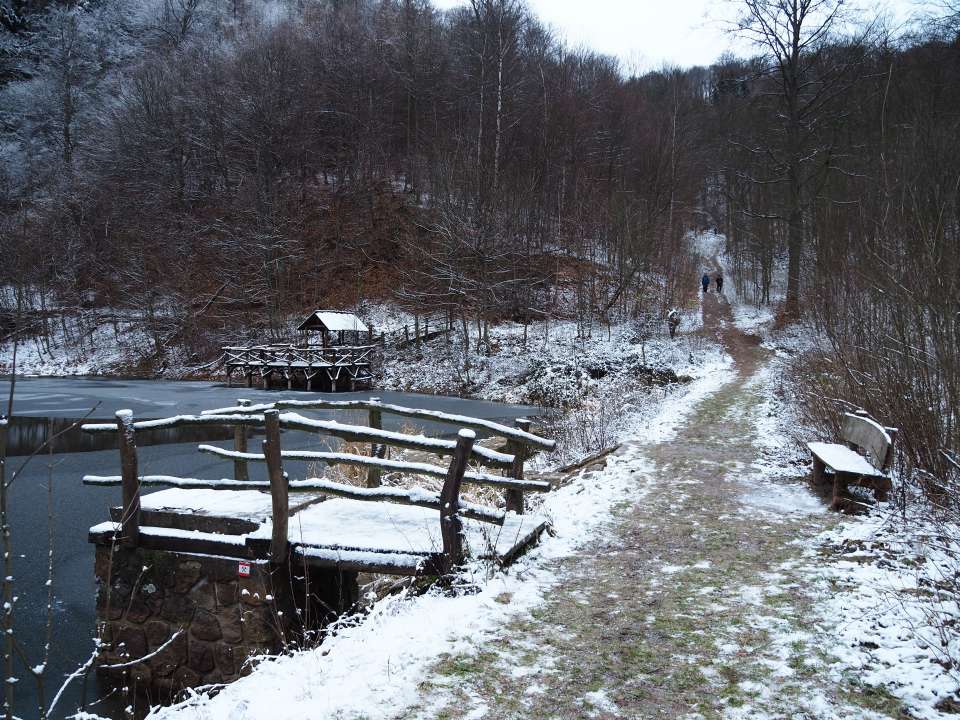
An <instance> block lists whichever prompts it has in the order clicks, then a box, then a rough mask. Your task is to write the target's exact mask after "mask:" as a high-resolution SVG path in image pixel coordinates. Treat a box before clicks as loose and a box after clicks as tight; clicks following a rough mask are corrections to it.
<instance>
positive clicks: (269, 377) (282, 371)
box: [223, 345, 379, 392]
mask: <svg viewBox="0 0 960 720" xmlns="http://www.w3.org/2000/svg"><path fill="white" fill-rule="evenodd" d="M378 349H379V348H378V346H377V345H355V346H333V347H322V346H318V345H309V346H297V345H251V346H227V347H224V348H223V353H224V368H225V370H226V373H227V385H232V382H233V375H234V374H235V373H236V374H239V375H241V376H242V377H243V378H244V379H245V380H246V385H247V387H253V383H254V379H255V378H256V381H257V382H258V383H259V384H262V386H263V389H264V390H266V389H268V388H269V387H270V386H271V385H272V383H273V382H274V379H279V380H281V381H282V382H285V384H286V387H287V389H288V390H290V389H292V388H293V387H294V386H297V387H300V386H302V387H305V388H306V389H307V390H329V391H332V392H335V391H337V390H350V391H353V390H358V389H363V388H366V387H369V386H370V379H371V367H372V363H373V357H374V353H375V352H376V351H377V350H378Z"/></svg>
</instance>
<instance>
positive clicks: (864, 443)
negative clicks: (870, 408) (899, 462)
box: [840, 413, 893, 470]
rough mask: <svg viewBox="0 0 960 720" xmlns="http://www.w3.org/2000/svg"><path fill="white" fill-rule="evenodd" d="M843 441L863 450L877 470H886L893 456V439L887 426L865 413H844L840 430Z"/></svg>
mask: <svg viewBox="0 0 960 720" xmlns="http://www.w3.org/2000/svg"><path fill="white" fill-rule="evenodd" d="M840 434H841V436H842V437H843V439H844V441H845V442H848V443H850V444H852V445H856V446H857V447H859V448H861V449H862V450H864V452H865V453H866V455H867V459H868V460H870V463H871V464H872V465H873V466H874V467H875V468H877V469H878V470H886V469H887V467H888V466H889V465H890V461H891V460H892V458H893V452H892V451H893V439H892V438H891V437H890V433H889V432H887V428H885V427H884V426H883V425H881V424H880V423H878V422H877V421H876V420H874V419H872V418H870V417H867V416H865V415H853V414H851V413H846V414H844V416H843V423H842V426H841V431H840Z"/></svg>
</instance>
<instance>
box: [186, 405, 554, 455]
mask: <svg viewBox="0 0 960 720" xmlns="http://www.w3.org/2000/svg"><path fill="white" fill-rule="evenodd" d="M273 409H277V410H376V411H379V412H382V413H388V414H390V415H399V416H401V417H409V418H418V419H421V420H429V421H431V422H438V423H448V424H451V425H457V426H459V427H469V428H472V429H474V430H482V431H487V432H490V433H492V434H494V435H499V436H501V437H504V438H508V439H510V440H516V441H519V442H521V443H524V444H525V445H531V446H534V447H538V448H541V449H543V450H553V449H554V448H555V447H556V445H557V443H556V441H554V440H550V439H548V438H543V437H540V436H539V435H534V434H533V433H531V432H527V431H525V430H521V429H519V428H513V427H510V426H509V425H503V424H501V423H498V422H494V421H493V420H486V419H484V418H476V417H471V416H468V415H458V414H454V413H446V412H442V411H440V410H424V409H421V408H410V407H404V406H402V405H393V404H391V403H384V402H381V401H379V400H377V399H375V398H370V399H369V400H278V401H276V402H272V403H261V404H258V405H248V406H233V407H227V408H217V409H214V410H204V411H202V412H201V415H220V414H232V413H262V412H263V411H264V410H273Z"/></svg>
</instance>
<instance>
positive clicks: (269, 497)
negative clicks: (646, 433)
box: [83, 398, 554, 697]
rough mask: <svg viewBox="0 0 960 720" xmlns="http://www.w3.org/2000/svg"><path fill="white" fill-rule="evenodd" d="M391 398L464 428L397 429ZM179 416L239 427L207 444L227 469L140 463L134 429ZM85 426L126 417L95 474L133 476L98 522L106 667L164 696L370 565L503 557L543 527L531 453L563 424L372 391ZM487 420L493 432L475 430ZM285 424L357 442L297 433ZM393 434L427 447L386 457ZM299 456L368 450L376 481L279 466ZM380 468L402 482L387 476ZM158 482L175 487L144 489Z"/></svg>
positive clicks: (338, 600)
mask: <svg viewBox="0 0 960 720" xmlns="http://www.w3.org/2000/svg"><path fill="white" fill-rule="evenodd" d="M314 410H351V411H360V412H365V413H366V415H367V420H368V423H367V424H366V425H353V424H347V423H342V422H339V421H336V420H330V419H321V418H317V417H310V416H309V415H308V414H307V413H309V412H310V411H314ZM384 414H392V415H397V416H400V417H405V418H410V419H413V420H419V421H429V422H431V423H442V424H447V425H452V426H454V427H457V428H458V433H457V435H456V439H452V438H445V437H429V436H427V435H424V434H420V433H416V432H395V431H390V430H384V429H382V419H383V415H384ZM184 426H198V427H217V428H230V430H231V431H232V433H233V447H232V448H223V447H217V446H213V445H199V447H198V450H199V451H200V452H203V453H207V454H210V455H212V456H214V457H218V458H221V459H223V460H224V461H225V462H227V463H230V465H232V470H233V472H232V477H228V478H218V479H216V478H215V479H200V478H187V477H175V476H170V475H144V474H141V473H140V472H139V469H138V457H137V442H136V441H137V433H138V432H142V431H147V430H155V429H157V428H174V427H184ZM83 430H84V431H86V432H90V433H112V434H115V435H116V437H117V439H118V445H119V450H120V468H121V472H120V474H119V475H113V476H96V475H87V476H85V477H84V479H83V481H84V483H85V484H88V485H100V486H102V485H108V486H119V487H120V488H121V491H122V498H121V502H120V504H119V505H118V506H116V507H114V508H112V510H111V516H112V517H111V519H110V520H109V521H107V522H104V523H101V524H99V525H97V526H94V527H93V528H91V529H90V537H89V539H90V541H91V542H93V543H95V544H96V545H97V562H96V573H97V581H98V588H99V589H98V599H97V617H98V626H99V636H100V637H101V639H102V640H103V646H102V647H103V651H102V653H101V657H100V660H99V662H100V665H99V668H100V671H101V672H103V673H104V674H107V675H111V674H113V675H117V676H122V682H124V683H129V682H130V681H131V680H133V681H138V680H137V679H138V678H139V682H140V683H141V685H143V686H145V687H147V688H148V691H149V692H151V693H152V694H153V696H154V697H157V696H158V695H159V696H161V697H162V696H163V694H164V693H168V694H170V695H171V696H172V694H173V693H175V692H176V691H178V690H180V689H183V688H186V687H195V686H198V685H201V684H209V683H211V682H225V681H229V680H232V679H235V678H236V677H237V676H238V674H239V673H240V672H241V669H242V667H243V664H242V662H234V660H235V659H236V658H240V659H241V660H242V658H244V657H248V656H252V655H255V654H262V653H264V652H279V651H280V650H282V648H283V647H285V646H286V643H287V642H288V641H289V640H288V637H289V635H290V634H291V633H292V634H293V635H294V636H295V637H298V638H300V639H301V640H302V639H303V638H304V637H305V636H304V634H303V633H304V632H305V631H312V630H311V627H312V628H316V627H322V626H323V623H325V622H327V621H329V620H330V619H332V618H333V617H335V616H336V615H337V614H339V613H342V612H347V611H350V610H351V609H352V608H353V607H354V603H355V602H356V601H357V599H358V581H357V577H358V574H359V573H370V574H380V575H406V576H414V577H422V576H444V575H448V574H450V573H453V572H455V571H456V569H457V568H458V567H459V566H461V565H462V564H463V563H464V562H465V561H466V560H467V559H469V558H473V559H479V560H486V561H488V562H490V563H493V564H495V565H502V564H505V563H508V562H510V561H511V560H512V559H513V558H514V557H516V556H517V555H518V554H519V553H520V552H521V551H522V550H523V549H524V548H526V547H528V546H529V545H531V544H532V543H534V542H536V540H537V539H538V538H539V536H540V534H541V533H542V532H543V530H544V529H545V527H546V524H547V523H546V521H545V520H544V519H543V518H542V517H539V516H537V515H535V514H527V513H525V496H526V494H527V493H532V492H538V493H540V492H547V491H549V490H550V489H551V486H550V484H549V483H548V482H545V481H539V480H531V479H525V478H524V462H525V460H526V459H527V458H528V457H529V456H530V455H531V454H532V453H534V452H536V451H541V450H551V449H552V448H553V447H554V442H553V441H552V440H548V439H545V438H542V437H539V436H537V435H535V434H533V433H531V432H530V422H529V421H527V420H518V421H516V425H515V426H514V427H511V426H507V425H503V424H500V423H496V422H492V421H489V420H484V419H481V418H473V417H467V416H462V415H453V414H449V413H444V412H436V411H430V410H423V409H419V408H409V407H403V406H399V405H392V404H388V403H383V402H380V401H379V400H378V399H376V398H371V399H369V400H353V401H327V400H319V401H280V402H276V403H269V404H263V405H251V404H250V403H249V402H248V401H239V402H238V405H237V406H235V407H229V408H220V409H214V410H209V411H204V412H202V413H201V414H199V415H177V416H174V417H169V418H163V419H159V420H140V421H137V420H135V419H134V417H133V415H132V413H131V412H130V411H127V410H121V411H118V412H117V414H116V422H112V423H93V424H86V425H83ZM253 431H262V432H263V433H264V437H265V439H264V440H263V442H262V445H261V447H260V448H257V449H254V448H251V447H250V440H251V434H252V432H253ZM477 431H479V432H482V433H483V434H485V435H487V436H489V437H490V438H492V439H493V440H494V441H495V442H497V443H498V446H497V447H488V446H485V445H482V444H480V443H478V442H476V432H477ZM284 432H300V433H307V434H308V435H310V436H330V437H333V438H338V439H340V440H342V441H345V442H346V443H349V445H347V446H345V447H344V448H342V449H339V450H333V451H331V450H326V449H316V450H312V449H311V450H303V449H284V448H283V447H282V445H281V436H282V434H283V433H284ZM318 440H319V437H318ZM358 446H359V447H360V448H361V449H360V450H357V449H356V448H357V447H358ZM387 448H401V449H404V450H408V451H409V450H413V451H415V455H416V459H415V460H414V459H404V458H390V457H388V456H387ZM364 449H368V452H367V453H364V452H363V450H364ZM424 457H426V458H427V459H428V461H424V460H423V458H424ZM431 458H437V459H440V458H445V459H446V460H445V461H444V462H443V463H440V462H437V461H435V460H431ZM292 461H307V462H310V463H312V464H314V465H313V466H316V465H326V466H349V467H354V468H360V477H361V478H362V480H363V483H362V485H352V484H347V483H344V482H337V481H334V480H332V479H329V478H326V477H302V478H292V477H290V476H289V475H288V473H287V472H285V471H284V463H285V462H287V463H289V462H292ZM250 463H260V464H263V465H264V466H265V468H266V479H265V480H257V479H250V475H251V473H250ZM411 476H419V477H423V478H428V479H432V481H433V482H434V483H437V481H442V485H441V489H440V491H439V492H435V491H432V490H430V489H428V488H426V487H416V486H406V487H405V486H402V485H400V484H399V482H397V478H398V477H399V478H408V477H411ZM385 477H389V478H390V479H391V481H393V482H394V483H396V484H395V485H393V486H389V487H387V486H384V485H383V484H382V480H383V479H384V478H385ZM465 485H467V486H484V487H487V488H492V489H494V490H496V491H500V492H503V493H504V499H503V502H502V508H501V507H494V506H490V505H482V504H478V503H474V502H467V501H465V500H464V499H463V498H462V497H461V488H462V487H463V486H465ZM152 486H159V487H165V488H167V489H165V490H160V491H158V492H154V493H151V494H143V493H142V490H143V489H144V488H148V487H152ZM291 498H293V499H291ZM498 504H500V503H498ZM311 616H312V617H313V618H314V619H313V620H312V621H311V620H308V619H307V618H310V617H311ZM318 619H319V620H318ZM317 623H319V625H318V624H317ZM138 658H139V659H138ZM211 668H212V669H211Z"/></svg>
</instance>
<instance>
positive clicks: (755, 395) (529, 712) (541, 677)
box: [401, 295, 899, 718]
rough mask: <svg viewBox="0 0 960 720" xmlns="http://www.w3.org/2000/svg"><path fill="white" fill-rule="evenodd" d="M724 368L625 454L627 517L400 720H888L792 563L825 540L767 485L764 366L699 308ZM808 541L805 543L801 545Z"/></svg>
mask: <svg viewBox="0 0 960 720" xmlns="http://www.w3.org/2000/svg"><path fill="white" fill-rule="evenodd" d="M704 320H705V331H706V332H716V333H718V334H719V335H720V336H721V339H722V340H723V342H724V343H725V345H726V346H727V348H728V351H729V352H730V353H731V355H732V356H733V357H734V359H735V361H736V369H737V372H736V374H735V377H733V379H731V380H730V381H729V382H727V383H726V384H725V385H723V386H722V387H720V388H719V389H718V390H717V391H716V392H714V393H712V394H709V395H708V396H706V397H704V398H702V399H701V400H700V401H699V402H698V403H697V405H696V406H695V407H694V408H693V412H692V413H691V414H690V415H689V416H688V417H687V419H686V420H684V421H683V422H682V423H681V424H680V425H679V426H678V427H677V428H676V431H675V434H674V435H673V436H672V437H670V438H669V439H667V440H665V441H661V442H659V443H652V444H648V443H645V442H644V440H643V439H642V438H639V439H637V440H636V441H635V442H634V443H632V444H630V445H628V446H627V447H625V448H624V449H623V450H622V451H621V453H619V455H618V457H615V458H613V459H612V461H611V464H610V467H608V468H607V469H606V470H605V471H601V472H599V473H597V475H596V476H595V477H594V478H593V482H596V483H598V484H600V483H603V482H604V480H605V475H606V474H608V473H609V474H613V475H620V474H622V472H623V469H624V465H626V466H627V467H629V468H631V472H632V473H633V479H634V481H635V482H636V483H637V488H636V495H635V497H637V498H639V500H637V501H634V502H625V503H622V504H621V505H620V506H618V507H617V508H616V509H615V511H614V513H613V514H612V516H611V517H610V518H609V521H608V522H606V523H605V524H604V525H603V526H601V527H600V528H598V529H596V531H595V532H594V533H593V535H592V538H593V539H592V540H590V541H588V542H587V543H586V544H585V545H583V546H581V547H580V548H579V549H578V550H577V551H576V552H574V553H573V554H571V555H569V556H567V557H564V558H559V559H557V560H556V561H555V562H554V565H553V567H552V570H553V571H554V572H555V573H556V574H557V576H558V578H559V580H558V581H557V583H556V585H555V586H554V587H553V588H552V589H551V590H550V591H549V593H548V595H547V597H546V599H545V601H544V602H543V603H542V604H540V605H538V606H536V607H534V608H532V609H531V610H530V611H529V612H524V613H520V614H517V615H515V616H514V617H513V618H512V619H511V620H510V622H509V623H508V624H506V625H505V626H504V627H503V628H502V629H501V630H500V631H499V632H498V633H496V635H495V636H493V637H490V636H487V637H486V638H485V640H484V642H483V643H482V645H481V644H477V645H475V646H473V647H469V648H468V649H466V650H464V651H462V652H459V653H456V654H448V655H447V656H445V657H444V658H443V659H442V660H441V661H440V662H439V663H437V664H435V666H434V667H433V669H432V672H431V673H430V676H429V678H428V679H427V680H426V681H425V682H424V683H423V685H422V686H421V705H420V706H419V707H418V708H417V709H416V710H415V711H413V712H410V713H404V714H402V715H401V716H402V717H422V718H430V717H441V718H467V717H474V718H476V717H484V718H517V717H544V718H548V717H549V718H573V717H602V718H654V717H663V718H676V717H703V718H713V717H734V718H738V717H743V718H747V717H749V718H758V717H803V718H841V717H843V718H848V717H861V718H872V717H893V716H896V713H897V711H898V710H899V703H898V702H896V701H895V700H894V699H893V698H891V697H890V696H888V695H886V694H885V693H883V692H876V691H872V692H871V691H866V692H864V691H863V689H862V688H859V687H858V686H857V684H856V683H855V682H849V681H845V682H839V683H838V682H836V680H835V678H834V677H833V673H831V672H829V668H830V667H831V666H833V665H834V660H833V658H831V657H828V656H827V655H826V653H825V652H824V651H823V650H822V649H821V647H822V646H824V645H826V646H828V647H829V643H824V642H823V638H822V636H821V628H819V627H818V626H817V625H816V623H817V622H818V618H817V613H815V612H813V605H814V603H816V602H817V599H816V598H814V597H812V591H811V590H810V588H811V587H812V585H811V584H810V582H809V578H810V568H809V562H808V558H807V557H804V553H803V551H804V548H805V545H807V544H809V541H810V540H811V539H812V538H814V537H815V536H816V535H818V534H819V533H820V532H822V531H823V530H825V529H828V528H829V527H831V526H832V525H834V524H835V523H836V522H837V518H836V516H834V515H832V514H830V513H828V512H827V510H826V506H825V504H824V503H823V502H822V501H821V500H820V499H819V498H815V497H814V496H813V495H812V494H811V493H810V491H809V490H808V489H807V487H806V486H805V485H804V484H801V483H797V482H792V483H791V482H784V481H780V480H772V479H770V478H768V477H765V476H764V474H763V472H762V468H763V464H764V463H763V447H764V445H765V444H767V445H768V444H769V443H770V442H771V438H769V437H763V436H762V433H763V428H764V426H765V423H766V418H764V417H763V415H764V414H765V413H766V412H767V410H766V407H767V406H766V404H765V402H764V398H765V395H766V394H767V393H768V392H769V388H768V387H766V380H765V378H766V377H767V374H765V373H764V369H765V351H763V350H761V349H760V348H759V347H758V345H757V343H756V342H755V341H754V340H753V339H751V338H750V337H749V336H745V335H743V334H742V333H740V332H739V331H738V330H736V328H734V327H733V326H732V322H729V321H730V310H729V305H727V304H726V302H725V300H721V301H719V302H718V298H717V297H716V296H715V295H708V296H707V297H706V298H705V301H704ZM805 539H806V542H805Z"/></svg>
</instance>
